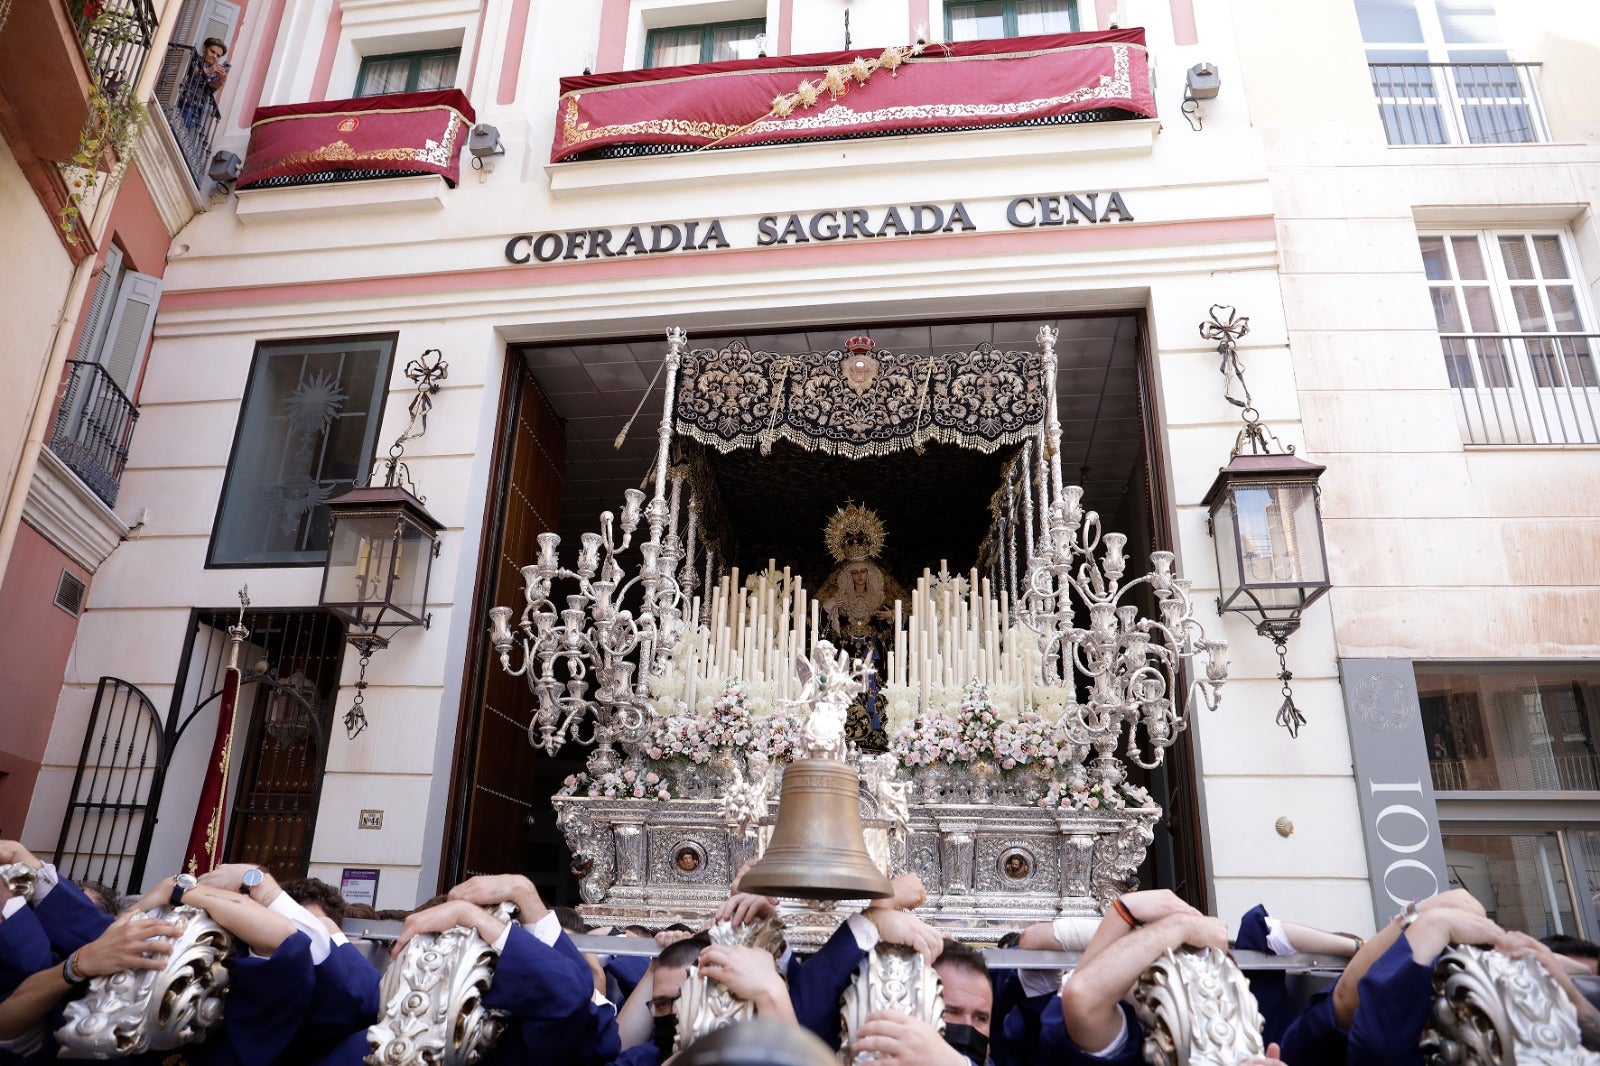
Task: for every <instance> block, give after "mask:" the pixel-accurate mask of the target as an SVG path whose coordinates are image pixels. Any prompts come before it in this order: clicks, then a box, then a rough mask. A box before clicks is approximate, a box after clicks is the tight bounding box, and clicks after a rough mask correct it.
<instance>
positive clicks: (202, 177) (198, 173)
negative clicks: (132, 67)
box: [156, 44, 222, 189]
mask: <svg viewBox="0 0 1600 1066" xmlns="http://www.w3.org/2000/svg"><path fill="white" fill-rule="evenodd" d="M156 102H157V103H159V104H160V105H161V113H162V114H163V115H165V116H166V118H167V127H168V128H169V129H170V130H172V137H173V139H174V140H176V141H177V142H178V149H179V150H180V151H181V152H182V153H183V160H184V162H185V163H187V164H188V166H189V176H190V177H191V178H193V179H194V186H195V188H196V189H199V188H201V187H203V185H204V184H205V181H206V171H207V169H208V168H209V167H210V164H211V141H212V138H214V137H215V136H216V133H217V121H218V119H220V118H221V117H222V114H221V112H220V111H218V110H217V101H216V97H215V96H214V95H213V94H212V92H211V86H210V84H209V83H207V81H206V73H205V61H204V60H203V59H201V57H200V53H198V52H196V51H195V50H194V49H193V48H192V47H190V46H189V45H186V44H169V45H168V46H167V58H166V60H165V62H163V63H162V64H161V76H160V77H159V78H157V79H156Z"/></svg>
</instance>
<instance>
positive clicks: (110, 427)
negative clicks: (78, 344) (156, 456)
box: [50, 359, 139, 507]
mask: <svg viewBox="0 0 1600 1066" xmlns="http://www.w3.org/2000/svg"><path fill="white" fill-rule="evenodd" d="M138 420H139V411H138V408H136V407H134V405H133V401H131V400H129V399H128V397H127V396H126V395H125V394H124V393H123V391H122V390H121V389H120V388H118V387H117V383H116V382H115V381H113V380H112V378H111V375H110V374H108V373H107V372H106V369H105V367H103V366H101V365H100V364H99V363H86V362H82V361H80V360H76V359H71V360H68V361H67V377H66V383H65V385H64V386H63V387H62V390H61V403H60V406H59V407H57V408H56V422H55V429H54V430H53V431H52V433H51V435H50V450H51V451H52V452H54V453H55V454H56V456H57V458H59V459H60V460H61V461H62V462H63V463H65V464H66V465H67V468H68V469H70V470H71V471H72V472H73V473H74V474H76V475H78V479H79V480H81V481H82V482H83V483H84V484H85V485H87V486H88V487H89V488H90V489H91V490H92V491H93V492H94V494H95V495H96V496H98V497H100V499H101V501H102V502H104V503H105V505H106V506H107V507H114V506H116V503H117V489H118V487H119V485H120V483H121V481H122V469H123V467H124V466H126V465H127V462H128V444H129V442H130V441H131V440H132V439H133V424H134V423H135V422H137V421H138Z"/></svg>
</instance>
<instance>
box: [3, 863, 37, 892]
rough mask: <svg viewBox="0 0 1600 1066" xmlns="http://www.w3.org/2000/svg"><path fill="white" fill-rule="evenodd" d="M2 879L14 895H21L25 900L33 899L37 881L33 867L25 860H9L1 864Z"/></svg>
mask: <svg viewBox="0 0 1600 1066" xmlns="http://www.w3.org/2000/svg"><path fill="white" fill-rule="evenodd" d="M0 881H4V882H5V885H6V888H7V890H9V891H10V893H11V894H12V895H13V896H21V897H22V898H23V899H25V900H32V899H33V888H34V885H35V883H36V881H37V879H36V877H35V875H34V871H33V867H31V866H29V865H28V864H27V863H25V862H8V863H3V864H0Z"/></svg>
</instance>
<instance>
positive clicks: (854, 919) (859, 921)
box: [845, 913, 882, 951]
mask: <svg viewBox="0 0 1600 1066" xmlns="http://www.w3.org/2000/svg"><path fill="white" fill-rule="evenodd" d="M845 922H846V924H848V925H849V926H850V934H851V935H852V936H854V937H855V938H856V947H858V948H860V949H861V950H862V951H871V950H872V949H873V948H875V947H877V946H878V941H879V940H880V939H882V937H880V936H879V934H878V927H877V926H875V925H873V924H872V922H871V920H869V919H868V918H867V916H866V915H864V914H860V913H857V914H852V915H851V916H850V917H848V918H846V919H845Z"/></svg>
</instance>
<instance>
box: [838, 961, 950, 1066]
mask: <svg viewBox="0 0 1600 1066" xmlns="http://www.w3.org/2000/svg"><path fill="white" fill-rule="evenodd" d="M880 1010H893V1011H899V1012H900V1013H901V1014H906V1015H909V1016H911V1017H913V1018H917V1019H919V1020H921V1021H925V1022H927V1023H928V1024H929V1025H931V1026H933V1027H934V1028H935V1029H937V1030H939V1032H941V1033H942V1032H944V985H943V983H942V982H941V981H940V980H939V974H938V972H937V971H936V970H934V968H933V963H932V962H931V961H930V960H928V959H925V958H923V957H922V956H921V955H918V954H917V953H916V952H915V951H913V950H911V949H910V948H908V947H904V946H902V945H900V944H879V945H878V946H877V947H875V948H873V949H872V950H871V951H870V952H868V953H867V957H866V958H864V959H862V960H861V965H860V966H858V967H857V968H856V976H855V979H854V980H852V981H851V982H850V984H849V986H848V987H846V988H845V990H844V995H843V996H841V997H840V998H839V1031H840V1033H841V1034H842V1035H843V1042H842V1043H841V1044H840V1045H839V1061H840V1062H841V1063H843V1064H844V1066H858V1063H859V1064H860V1066H865V1063H867V1062H870V1061H871V1056H870V1053H868V1052H857V1051H856V1049H855V1043H856V1033H857V1032H859V1031H860V1029H861V1027H862V1026H863V1025H865V1024H866V1021H867V1018H868V1016H869V1015H871V1014H872V1013H873V1012H874V1011H880Z"/></svg>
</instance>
